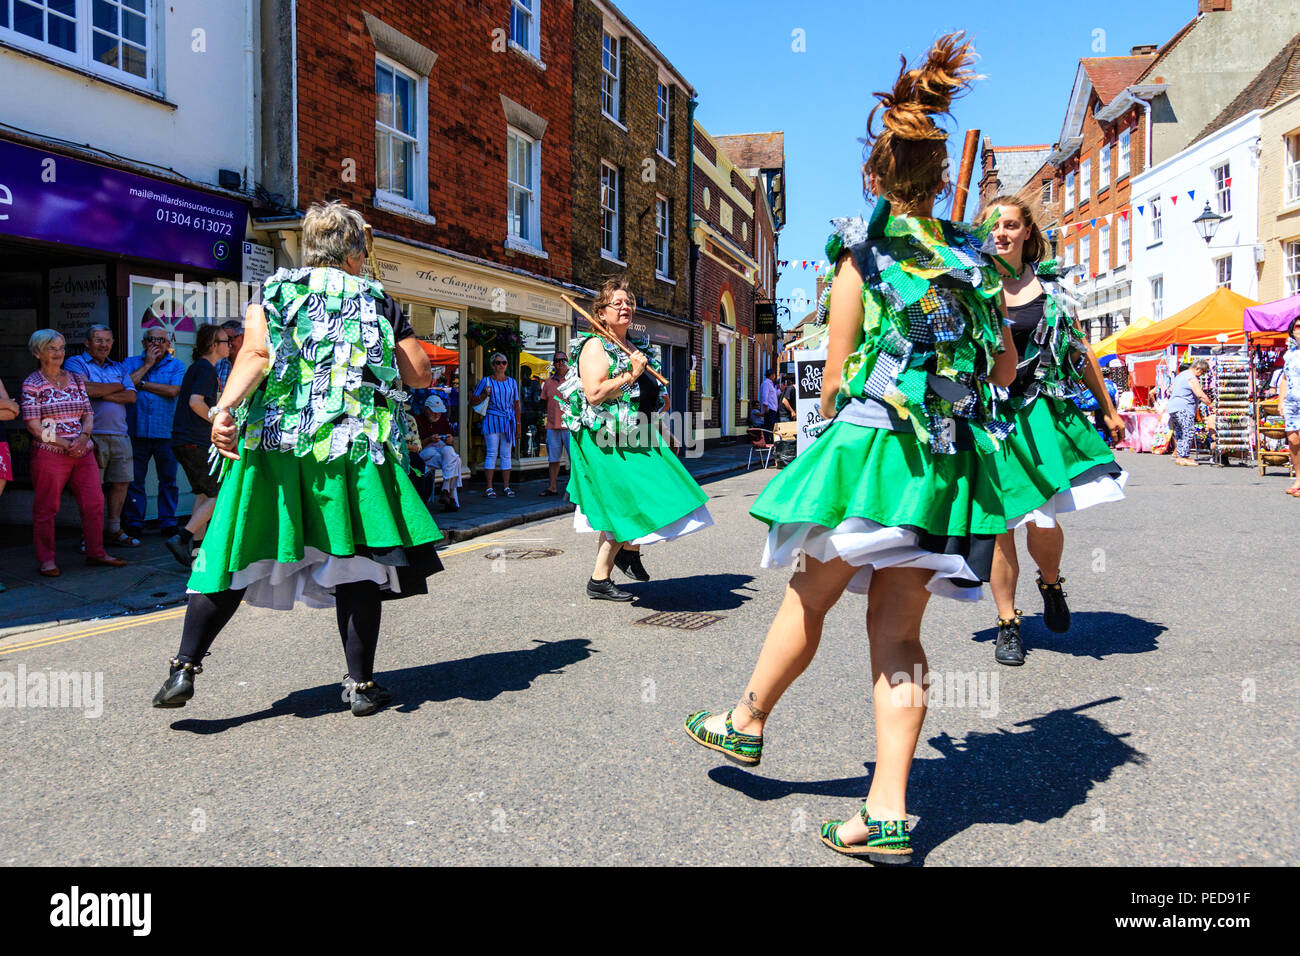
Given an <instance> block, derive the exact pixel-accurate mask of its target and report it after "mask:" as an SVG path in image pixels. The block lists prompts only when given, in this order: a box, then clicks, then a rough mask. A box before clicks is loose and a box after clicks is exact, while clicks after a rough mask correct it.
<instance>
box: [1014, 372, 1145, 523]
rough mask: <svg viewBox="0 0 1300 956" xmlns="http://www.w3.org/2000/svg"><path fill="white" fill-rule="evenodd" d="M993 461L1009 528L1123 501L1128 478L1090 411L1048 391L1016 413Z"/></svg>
mask: <svg viewBox="0 0 1300 956" xmlns="http://www.w3.org/2000/svg"><path fill="white" fill-rule="evenodd" d="M996 461H997V469H998V484H999V485H1000V486H1001V488H1002V508H1003V511H1004V513H1005V514H1006V516H1007V528H1008V529H1014V528H1018V527H1020V526H1022V525H1025V524H1029V523H1030V522H1033V523H1034V524H1036V525H1038V526H1039V527H1044V528H1051V527H1055V526H1056V516H1057V515H1058V514H1064V513H1066V512H1070V511H1081V510H1083V509H1084V508H1088V507H1091V506H1092V505H1095V504H1098V503H1100V502H1103V501H1121V500H1123V498H1124V485H1125V484H1126V483H1127V481H1128V473H1127V472H1125V471H1124V470H1123V469H1122V468H1120V466H1119V465H1118V464H1117V463H1116V461H1115V456H1114V454H1112V453H1111V450H1110V449H1109V448H1107V447H1106V442H1105V441H1103V440H1102V437H1101V435H1099V434H1098V433H1097V429H1096V428H1095V427H1094V426H1093V424H1092V421H1091V420H1090V419H1089V417H1088V415H1087V414H1086V413H1084V412H1082V411H1080V410H1079V408H1078V406H1076V405H1075V404H1074V403H1073V402H1069V401H1062V400H1060V399H1055V398H1049V397H1047V396H1046V395H1040V396H1039V397H1038V398H1037V399H1035V400H1034V402H1033V403H1032V404H1031V405H1030V406H1029V407H1028V408H1026V409H1023V410H1022V411H1021V412H1020V413H1019V414H1018V415H1016V430H1015V431H1014V432H1012V433H1011V435H1010V437H1008V438H1007V439H1006V440H1005V441H1003V442H1002V445H1001V447H1000V448H999V449H998V452H997V455H996Z"/></svg>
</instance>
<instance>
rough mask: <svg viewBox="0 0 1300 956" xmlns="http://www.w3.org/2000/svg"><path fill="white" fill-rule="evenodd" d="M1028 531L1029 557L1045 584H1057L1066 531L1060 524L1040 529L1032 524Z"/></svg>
mask: <svg viewBox="0 0 1300 956" xmlns="http://www.w3.org/2000/svg"><path fill="white" fill-rule="evenodd" d="M1026 531H1027V532H1028V536H1029V556H1030V557H1031V558H1033V559H1034V563H1035V564H1037V565H1038V573H1039V574H1041V575H1042V576H1043V583H1044V584H1054V583H1056V579H1057V578H1058V577H1060V576H1061V555H1062V554H1064V553H1065V531H1064V530H1063V529H1062V528H1061V526H1060V525H1059V524H1058V525H1057V526H1056V527H1055V528H1040V527H1038V526H1037V525H1035V524H1032V523H1031V524H1030V525H1029V527H1028V528H1027V529H1026ZM1004 616H1005V615H1004Z"/></svg>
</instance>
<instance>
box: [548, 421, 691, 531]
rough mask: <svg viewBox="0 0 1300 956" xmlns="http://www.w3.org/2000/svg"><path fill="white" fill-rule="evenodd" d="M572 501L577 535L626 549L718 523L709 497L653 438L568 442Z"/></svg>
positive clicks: (583, 436) (588, 434) (587, 436)
mask: <svg viewBox="0 0 1300 956" xmlns="http://www.w3.org/2000/svg"><path fill="white" fill-rule="evenodd" d="M569 456H570V461H571V463H572V473H571V474H570V476H569V497H570V498H571V499H572V500H573V503H574V504H575V505H577V511H576V512H574V516H573V526H574V529H575V530H577V531H602V532H605V533H606V534H608V535H610V537H612V538H613V539H614V540H615V541H621V542H623V543H625V544H653V543H654V542H656V541H666V540H668V539H669V538H678V537H681V536H682V535H686V534H690V533H692V532H694V531H699V530H700V529H702V528H707V527H708V526H709V525H711V524H713V518H712V517H710V515H709V509H708V507H707V504H706V503H707V502H708V500H709V496H708V495H706V494H705V493H704V489H703V488H701V487H700V486H699V484H698V483H697V482H696V480H695V479H694V478H692V477H691V473H690V472H689V471H687V470H686V468H685V466H684V465H683V464H682V463H681V462H680V461H679V460H678V459H677V456H676V455H674V454H673V453H672V451H671V450H670V449H669V448H668V446H667V445H665V444H664V441H663V439H662V438H661V437H660V436H659V435H658V434H654V435H653V436H651V438H650V439H649V440H648V441H646V442H643V443H641V444H627V443H619V442H616V441H614V440H609V441H605V440H603V439H602V437H601V436H598V435H597V434H596V433H594V432H592V431H591V430H590V429H585V428H584V429H583V430H582V431H580V432H577V433H575V434H574V435H573V439H572V440H571V441H570V443H569Z"/></svg>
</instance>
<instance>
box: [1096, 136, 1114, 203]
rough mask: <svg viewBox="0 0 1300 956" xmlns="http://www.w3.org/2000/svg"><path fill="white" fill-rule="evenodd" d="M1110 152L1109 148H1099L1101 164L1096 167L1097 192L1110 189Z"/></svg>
mask: <svg viewBox="0 0 1300 956" xmlns="http://www.w3.org/2000/svg"><path fill="white" fill-rule="evenodd" d="M1110 150H1111V147H1109V146H1103V147H1102V148H1101V162H1100V163H1099V164H1098V166H1097V192H1098V193H1100V192H1101V191H1102V190H1103V189H1109V188H1110Z"/></svg>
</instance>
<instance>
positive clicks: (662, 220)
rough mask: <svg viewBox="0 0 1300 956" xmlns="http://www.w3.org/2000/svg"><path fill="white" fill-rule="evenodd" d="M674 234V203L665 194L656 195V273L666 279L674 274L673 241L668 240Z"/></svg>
mask: <svg viewBox="0 0 1300 956" xmlns="http://www.w3.org/2000/svg"><path fill="white" fill-rule="evenodd" d="M672 234H673V231H672V204H671V203H669V201H668V200H667V199H666V198H665V197H663V196H655V273H656V274H657V275H660V276H663V277H664V278H665V279H667V278H670V277H671V276H672V256H671V252H670V250H671V243H670V242H669V240H668V237H669V236H671V235H672Z"/></svg>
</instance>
